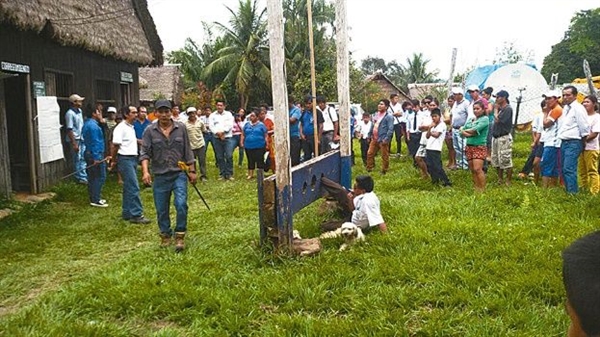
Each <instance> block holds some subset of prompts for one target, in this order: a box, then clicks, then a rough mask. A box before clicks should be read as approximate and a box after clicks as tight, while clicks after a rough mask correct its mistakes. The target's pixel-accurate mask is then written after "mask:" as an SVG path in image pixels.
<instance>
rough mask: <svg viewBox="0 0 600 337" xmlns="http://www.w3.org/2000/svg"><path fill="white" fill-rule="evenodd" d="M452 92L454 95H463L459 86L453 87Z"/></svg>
mask: <svg viewBox="0 0 600 337" xmlns="http://www.w3.org/2000/svg"><path fill="white" fill-rule="evenodd" d="M452 93H453V94H455V95H458V94H461V95H464V92H463V90H462V88H460V87H453V88H452Z"/></svg>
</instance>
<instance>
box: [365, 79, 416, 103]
mask: <svg viewBox="0 0 600 337" xmlns="http://www.w3.org/2000/svg"><path fill="white" fill-rule="evenodd" d="M366 81H367V82H373V83H375V84H377V86H379V88H380V93H381V96H382V97H386V98H389V97H390V95H391V94H398V96H399V97H400V102H403V101H405V100H409V99H410V98H411V97H410V95H408V94H407V93H406V92H404V91H403V90H402V89H400V88H399V87H398V86H396V85H395V84H394V83H393V82H392V81H391V80H390V79H389V78H388V77H387V76H385V74H384V73H383V72H381V71H378V72H376V73H375V74H373V75H370V76H367V78H366Z"/></svg>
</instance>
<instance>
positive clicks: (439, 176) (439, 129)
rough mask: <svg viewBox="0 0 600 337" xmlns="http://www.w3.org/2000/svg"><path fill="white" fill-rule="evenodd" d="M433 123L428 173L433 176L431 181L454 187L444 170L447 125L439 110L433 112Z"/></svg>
mask: <svg viewBox="0 0 600 337" xmlns="http://www.w3.org/2000/svg"><path fill="white" fill-rule="evenodd" d="M431 119H432V123H431V125H430V126H429V129H428V130H427V134H426V137H427V145H426V146H425V149H426V151H427V153H426V156H425V158H426V160H427V171H428V172H429V175H430V176H431V181H432V182H433V183H434V184H438V183H439V182H440V181H441V182H442V184H443V185H444V186H448V187H450V186H452V183H450V180H449V179H448V176H447V175H446V172H445V171H444V168H443V167H442V146H443V145H444V138H445V136H446V123H443V122H442V121H441V112H440V109H439V108H434V109H433V110H432V111H431Z"/></svg>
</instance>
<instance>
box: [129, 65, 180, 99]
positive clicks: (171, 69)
mask: <svg viewBox="0 0 600 337" xmlns="http://www.w3.org/2000/svg"><path fill="white" fill-rule="evenodd" d="M139 76H140V101H144V102H151V101H154V100H155V99H156V97H158V96H160V97H164V98H166V99H168V100H174V101H178V100H179V98H180V97H181V94H182V93H183V80H182V78H181V71H180V70H179V65H173V64H168V65H164V66H162V67H143V68H140V69H139ZM142 83H144V84H145V86H142Z"/></svg>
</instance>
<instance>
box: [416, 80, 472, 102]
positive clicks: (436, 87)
mask: <svg viewBox="0 0 600 337" xmlns="http://www.w3.org/2000/svg"><path fill="white" fill-rule="evenodd" d="M452 87H462V84H461V83H452ZM408 92H409V94H410V96H411V97H414V98H415V99H421V98H423V97H425V96H426V95H430V94H431V95H434V94H436V93H440V94H442V93H443V95H442V96H443V97H446V98H447V97H448V96H449V95H450V93H449V92H448V84H447V83H445V82H442V83H411V84H409V85H408ZM434 96H437V95H434Z"/></svg>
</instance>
